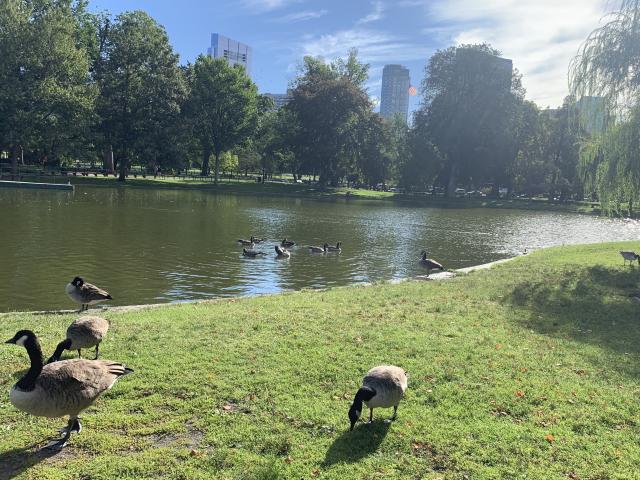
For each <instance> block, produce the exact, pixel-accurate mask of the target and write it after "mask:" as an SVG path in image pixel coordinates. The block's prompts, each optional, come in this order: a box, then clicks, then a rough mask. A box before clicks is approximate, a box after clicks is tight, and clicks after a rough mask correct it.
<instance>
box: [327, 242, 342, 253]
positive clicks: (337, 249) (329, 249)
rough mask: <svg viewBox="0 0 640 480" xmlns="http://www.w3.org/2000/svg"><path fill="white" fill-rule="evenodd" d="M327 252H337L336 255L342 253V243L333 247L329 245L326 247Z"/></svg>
mask: <svg viewBox="0 0 640 480" xmlns="http://www.w3.org/2000/svg"><path fill="white" fill-rule="evenodd" d="M327 252H337V253H340V252H342V242H338V243H336V246H335V247H332V246H331V245H327Z"/></svg>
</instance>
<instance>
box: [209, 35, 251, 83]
mask: <svg viewBox="0 0 640 480" xmlns="http://www.w3.org/2000/svg"><path fill="white" fill-rule="evenodd" d="M207 54H208V55H209V56H210V57H213V58H226V59H227V61H228V62H229V65H242V66H243V67H244V69H245V70H246V72H247V74H248V75H251V57H252V53H251V47H250V46H249V45H245V44H244V43H240V42H238V41H236V40H232V39H231V38H228V37H225V36H224V35H220V34H218V33H212V34H211V47H209V49H208V50H207Z"/></svg>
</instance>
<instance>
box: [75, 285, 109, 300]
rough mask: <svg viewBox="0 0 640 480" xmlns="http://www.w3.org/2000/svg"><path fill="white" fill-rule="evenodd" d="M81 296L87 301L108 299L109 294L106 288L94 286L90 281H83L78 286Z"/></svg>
mask: <svg viewBox="0 0 640 480" xmlns="http://www.w3.org/2000/svg"><path fill="white" fill-rule="evenodd" d="M80 293H81V295H82V298H83V299H84V300H86V301H88V302H90V301H92V300H109V299H111V295H110V294H109V292H107V291H106V290H103V289H101V288H98V287H96V286H95V285H93V284H91V283H84V284H82V286H81V287H80Z"/></svg>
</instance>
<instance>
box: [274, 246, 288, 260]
mask: <svg viewBox="0 0 640 480" xmlns="http://www.w3.org/2000/svg"><path fill="white" fill-rule="evenodd" d="M275 247H276V256H277V257H278V258H289V257H290V256H291V254H290V253H289V250H287V249H286V248H284V247H281V246H280V245H276V246H275Z"/></svg>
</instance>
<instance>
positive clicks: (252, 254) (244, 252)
mask: <svg viewBox="0 0 640 480" xmlns="http://www.w3.org/2000/svg"><path fill="white" fill-rule="evenodd" d="M242 255H243V256H244V257H249V258H256V257H257V256H258V255H266V253H264V252H256V251H255V250H247V249H246V248H243V249H242Z"/></svg>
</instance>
